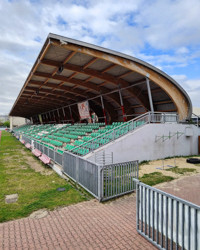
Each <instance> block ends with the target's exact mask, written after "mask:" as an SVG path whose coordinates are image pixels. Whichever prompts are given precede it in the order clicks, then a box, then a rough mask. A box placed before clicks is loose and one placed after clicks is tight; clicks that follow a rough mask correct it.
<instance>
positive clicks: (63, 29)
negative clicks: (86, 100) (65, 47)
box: [0, 0, 200, 114]
mask: <svg viewBox="0 0 200 250" xmlns="http://www.w3.org/2000/svg"><path fill="white" fill-rule="evenodd" d="M199 13H200V1H199V0H162V1H160V0H150V1H145V0H126V1H121V0H120V1H119V0H102V1H97V0H83V1H81V0H74V1H72V0H66V1H64V0H59V1H58V0H55V1H54V0H31V1H28V0H10V1H7V0H0V22H1V26H0V32H1V36H0V55H1V60H0V89H1V91H0V114H8V113H9V111H10V109H11V107H12V105H13V103H14V101H15V99H16V98H17V96H18V94H19V91H20V89H21V87H22V86H23V84H24V82H25V79H26V77H27V75H28V73H29V71H30V69H31V67H32V65H33V63H34V61H35V59H36V57H37V56H38V53H39V51H40V49H41V47H42V45H43V43H44V41H45V39H46V37H47V35H48V33H50V32H51V33H55V34H58V35H63V36H66V37H70V38H74V39H78V40H82V41H86V42H89V43H93V44H96V45H100V46H102V47H106V48H110V49H113V50H116V51H120V52H123V53H126V54H128V55H132V56H135V57H137V58H140V59H142V60H144V61H147V62H149V63H150V64H153V65H154V66H156V67H158V68H160V69H161V70H163V71H164V72H166V73H167V74H169V75H170V76H172V77H173V78H174V79H175V80H176V81H177V82H178V83H179V84H180V85H181V86H182V87H183V88H184V89H185V90H186V91H187V93H188V94H189V96H190V98H191V100H192V103H193V105H194V106H196V107H200V102H199V95H200V18H199Z"/></svg>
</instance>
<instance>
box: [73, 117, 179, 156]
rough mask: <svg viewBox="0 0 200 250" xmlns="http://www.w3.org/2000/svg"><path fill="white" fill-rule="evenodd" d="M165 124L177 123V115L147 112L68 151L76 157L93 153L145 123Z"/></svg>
mask: <svg viewBox="0 0 200 250" xmlns="http://www.w3.org/2000/svg"><path fill="white" fill-rule="evenodd" d="M166 122H176V123H177V122H179V118H178V115H177V114H176V113H161V112H154V113H153V112H147V113H145V114H142V115H140V116H138V117H136V118H134V119H132V120H130V121H128V122H125V123H123V124H122V125H120V126H117V127H115V128H113V129H110V130H109V131H107V132H106V133H102V134H101V135H99V136H97V137H95V138H93V139H91V140H89V141H87V142H84V143H83V144H81V145H79V146H77V147H75V148H73V149H71V150H69V151H71V152H73V153H74V154H77V155H82V153H83V151H84V152H86V153H89V152H93V151H94V150H95V149H97V148H99V147H101V146H104V145H105V144H107V143H109V142H112V141H114V140H116V139H118V138H119V137H121V136H123V135H125V134H127V133H129V132H131V131H133V130H136V129H137V128H139V127H141V126H143V125H145V124H147V123H166Z"/></svg>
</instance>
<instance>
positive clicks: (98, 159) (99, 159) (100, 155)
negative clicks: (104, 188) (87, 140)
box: [94, 150, 113, 166]
mask: <svg viewBox="0 0 200 250" xmlns="http://www.w3.org/2000/svg"><path fill="white" fill-rule="evenodd" d="M94 159H95V163H97V164H100V165H102V166H105V165H108V164H112V163H113V152H110V153H107V152H105V150H102V151H99V152H97V153H95V155H94Z"/></svg>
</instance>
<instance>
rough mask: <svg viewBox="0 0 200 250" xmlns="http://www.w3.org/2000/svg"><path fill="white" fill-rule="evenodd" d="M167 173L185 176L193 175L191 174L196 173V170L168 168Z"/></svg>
mask: <svg viewBox="0 0 200 250" xmlns="http://www.w3.org/2000/svg"><path fill="white" fill-rule="evenodd" d="M166 171H171V172H173V173H175V174H185V173H191V172H196V169H195V168H179V167H177V166H176V167H173V168H168V169H166Z"/></svg>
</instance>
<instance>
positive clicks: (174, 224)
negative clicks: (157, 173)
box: [134, 179, 200, 250]
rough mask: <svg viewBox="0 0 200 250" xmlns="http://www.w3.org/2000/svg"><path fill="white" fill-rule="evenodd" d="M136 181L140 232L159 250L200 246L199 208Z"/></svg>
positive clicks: (197, 247) (196, 247) (138, 227)
mask: <svg viewBox="0 0 200 250" xmlns="http://www.w3.org/2000/svg"><path fill="white" fill-rule="evenodd" d="M134 182H135V183H136V192H137V231H138V233H139V234H141V235H142V236H144V237H145V238H146V239H147V240H149V241H150V242H151V243H152V244H154V245H155V246H157V247H158V248H160V249H192V250H193V249H194V250H197V249H200V207H199V206H197V205H195V204H192V203H190V202H188V201H185V200H183V199H180V198H178V197H176V196H173V195H170V194H168V193H165V192H163V191H161V190H158V189H156V188H153V187H150V186H148V185H146V184H144V183H142V182H139V181H138V180H137V179H134Z"/></svg>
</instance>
